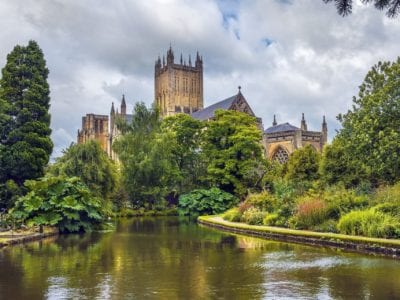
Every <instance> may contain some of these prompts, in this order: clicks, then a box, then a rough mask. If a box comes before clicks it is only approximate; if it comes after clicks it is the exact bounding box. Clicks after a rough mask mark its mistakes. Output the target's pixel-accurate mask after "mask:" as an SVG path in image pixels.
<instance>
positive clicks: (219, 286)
mask: <svg viewBox="0 0 400 300" xmlns="http://www.w3.org/2000/svg"><path fill="white" fill-rule="evenodd" d="M0 298H1V299H30V300H31V299H246V300H247V299H269V298H271V299H277V298H296V299H360V298H367V299H396V298H399V299H400V261H399V260H394V259H390V258H385V257H378V256H377V257H374V256H371V255H362V254H356V253H346V252H343V251H339V250H333V249H327V248H320V247H310V246H303V245H298V244H289V243H283V242H276V241H268V240H262V239H258V238H252V237H247V236H239V235H232V234H228V233H223V232H219V231H216V230H214V229H209V228H206V227H202V226H198V225H197V224H196V223H194V222H190V221H189V220H188V219H183V218H177V217H158V218H133V219H124V220H120V221H118V222H117V223H116V230H115V231H112V232H101V233H98V232H97V233H87V234H81V235H78V234H75V235H62V236H59V237H53V238H48V239H46V240H43V241H40V242H32V243H28V244H25V245H20V246H14V247H8V248H5V249H2V250H0Z"/></svg>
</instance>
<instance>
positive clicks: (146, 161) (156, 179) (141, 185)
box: [113, 103, 179, 208]
mask: <svg viewBox="0 0 400 300" xmlns="http://www.w3.org/2000/svg"><path fill="white" fill-rule="evenodd" d="M160 125H161V123H160V120H159V112H158V110H157V109H156V108H149V109H148V108H147V107H146V106H145V104H144V103H137V104H136V105H135V108H134V113H133V117H132V123H131V124H127V123H124V122H123V121H122V120H119V122H118V127H119V129H120V130H121V132H122V136H120V137H119V138H118V139H117V140H116V141H115V142H114V146H113V147H114V151H115V152H116V153H117V155H118V157H119V160H120V162H121V168H122V169H121V172H122V181H123V186H124V188H125V190H126V192H127V194H128V196H129V199H130V201H131V203H132V205H133V206H134V208H140V207H146V208H151V207H153V206H156V205H162V204H163V203H164V202H165V200H164V199H165V196H166V195H167V194H168V193H170V191H171V187H173V186H175V183H176V178H177V177H179V170H178V168H177V166H176V165H175V164H174V163H173V162H172V160H171V156H172V150H173V147H174V145H173V143H170V141H171V140H173V139H174V136H173V133H171V132H164V133H162V132H161V129H160Z"/></svg>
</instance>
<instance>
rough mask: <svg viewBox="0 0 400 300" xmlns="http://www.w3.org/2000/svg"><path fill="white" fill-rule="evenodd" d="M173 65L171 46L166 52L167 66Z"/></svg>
mask: <svg viewBox="0 0 400 300" xmlns="http://www.w3.org/2000/svg"><path fill="white" fill-rule="evenodd" d="M173 63H174V52H173V51H172V47H171V45H170V46H169V49H168V51H167V65H172V64H173Z"/></svg>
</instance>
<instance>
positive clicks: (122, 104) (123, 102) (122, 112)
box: [121, 95, 126, 116]
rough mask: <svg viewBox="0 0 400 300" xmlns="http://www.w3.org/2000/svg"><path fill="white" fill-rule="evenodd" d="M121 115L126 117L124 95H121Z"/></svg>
mask: <svg viewBox="0 0 400 300" xmlns="http://www.w3.org/2000/svg"><path fill="white" fill-rule="evenodd" d="M121 115H123V116H125V115H126V102H125V95H122V102H121Z"/></svg>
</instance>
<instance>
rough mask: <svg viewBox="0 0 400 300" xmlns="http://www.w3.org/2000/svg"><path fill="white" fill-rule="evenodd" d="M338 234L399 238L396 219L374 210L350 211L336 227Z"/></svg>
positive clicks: (399, 232)
mask: <svg viewBox="0 0 400 300" xmlns="http://www.w3.org/2000/svg"><path fill="white" fill-rule="evenodd" d="M337 227H338V230H339V232H340V233H344V234H351V235H363V236H368V237H378V238H399V237H400V221H399V219H398V218H395V217H393V216H390V215H388V214H385V213H382V212H380V211H377V210H375V209H367V210H362V211H352V212H350V213H348V214H346V215H344V216H343V217H341V218H340V220H339V223H338V225H337Z"/></svg>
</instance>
